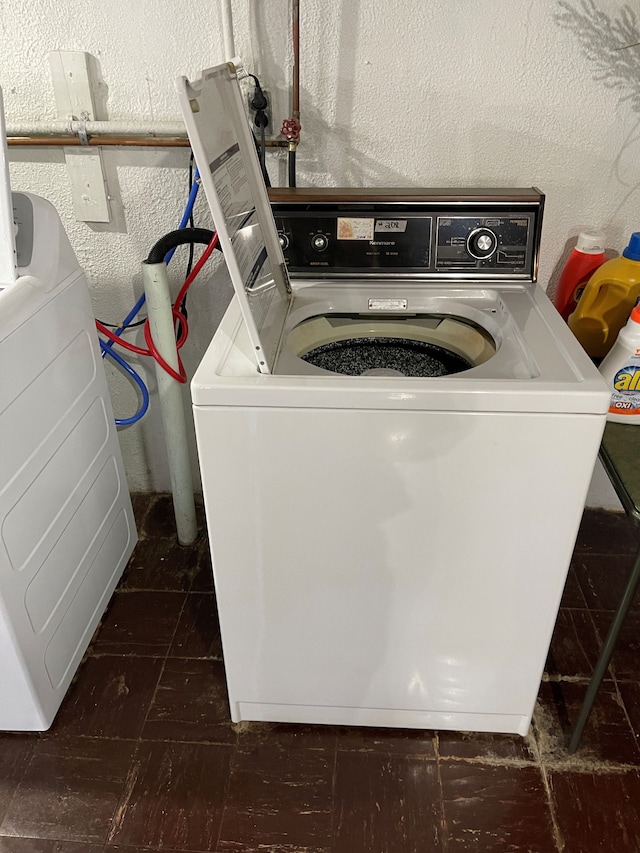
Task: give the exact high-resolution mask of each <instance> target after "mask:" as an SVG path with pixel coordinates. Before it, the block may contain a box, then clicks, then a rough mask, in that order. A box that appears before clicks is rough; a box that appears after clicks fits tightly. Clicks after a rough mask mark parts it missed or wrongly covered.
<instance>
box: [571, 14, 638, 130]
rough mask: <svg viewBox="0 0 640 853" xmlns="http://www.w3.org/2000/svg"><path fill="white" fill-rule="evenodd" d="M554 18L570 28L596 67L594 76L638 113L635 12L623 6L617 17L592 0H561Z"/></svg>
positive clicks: (636, 19)
mask: <svg viewBox="0 0 640 853" xmlns="http://www.w3.org/2000/svg"><path fill="white" fill-rule="evenodd" d="M558 5H559V7H560V11H558V12H556V14H555V16H554V17H555V20H556V22H557V23H558V25H559V26H561V27H563V28H564V29H567V30H570V31H571V32H572V33H573V34H574V35H575V37H576V39H577V41H578V43H579V44H580V46H581V47H582V50H583V52H584V55H585V56H586V57H587V59H588V60H589V61H590V62H591V63H592V64H593V65H594V66H595V74H594V77H593V79H594V80H597V81H598V82H600V83H602V84H603V86H605V87H606V88H607V89H614V90H615V91H617V92H619V93H620V99H619V100H620V102H621V103H622V102H623V101H628V102H629V103H630V105H631V108H632V109H633V111H634V112H635V113H637V114H638V115H640V29H639V25H638V17H637V15H636V12H635V11H634V10H633V9H631V8H630V7H629V6H623V7H622V9H621V10H620V13H619V14H618V16H617V17H613V16H612V15H608V14H607V13H606V12H603V11H601V10H600V9H598V7H597V6H596V4H595V2H594V0H581V2H580V3H568V2H566V0H560V2H559V4H558Z"/></svg>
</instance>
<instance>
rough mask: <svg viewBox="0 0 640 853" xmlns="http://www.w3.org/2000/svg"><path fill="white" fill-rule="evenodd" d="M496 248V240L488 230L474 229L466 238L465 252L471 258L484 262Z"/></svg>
mask: <svg viewBox="0 0 640 853" xmlns="http://www.w3.org/2000/svg"><path fill="white" fill-rule="evenodd" d="M497 248H498V238H497V236H496V234H495V232H494V231H492V230H491V229H490V228H475V229H474V230H473V231H472V232H471V233H470V234H469V236H468V237H467V252H469V254H470V255H471V257H472V258H476V259H477V260H479V261H484V260H486V259H487V258H490V257H491V255H493V253H494V252H495V250H496V249H497Z"/></svg>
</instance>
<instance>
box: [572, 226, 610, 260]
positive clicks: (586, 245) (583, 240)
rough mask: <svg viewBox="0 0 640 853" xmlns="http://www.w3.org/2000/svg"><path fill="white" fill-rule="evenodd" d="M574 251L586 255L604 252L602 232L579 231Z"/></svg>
mask: <svg viewBox="0 0 640 853" xmlns="http://www.w3.org/2000/svg"><path fill="white" fill-rule="evenodd" d="M576 249H577V250H578V251H579V252H585V253H586V254H588V255H599V254H600V252H604V234H603V233H602V231H581V232H580V234H579V236H578V242H577V243H576Z"/></svg>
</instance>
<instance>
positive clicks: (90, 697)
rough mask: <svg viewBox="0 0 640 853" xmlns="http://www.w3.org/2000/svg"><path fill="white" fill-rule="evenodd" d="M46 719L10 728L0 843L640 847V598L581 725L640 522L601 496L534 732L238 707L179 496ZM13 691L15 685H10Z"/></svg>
mask: <svg viewBox="0 0 640 853" xmlns="http://www.w3.org/2000/svg"><path fill="white" fill-rule="evenodd" d="M135 507H136V514H137V516H138V522H139V529H140V535H141V539H140V543H139V545H138V547H137V549H136V551H135V553H134V556H133V558H132V560H131V562H130V564H129V567H128V569H127V571H126V573H125V576H124V578H123V580H122V582H121V584H120V586H119V588H118V591H117V592H116V594H115V596H114V598H113V601H112V603H111V605H110V607H109V609H108V612H107V613H106V615H105V618H104V620H103V624H102V626H101V628H100V629H99V630H98V632H97V633H96V636H95V637H94V640H93V643H92V645H91V647H90V648H89V651H88V653H87V656H86V657H85V660H84V663H83V665H82V666H81V668H80V670H79V672H78V674H77V677H76V679H75V681H74V683H73V685H72V686H71V688H70V690H69V693H68V695H67V697H66V699H65V702H64V704H63V706H62V708H61V709H60V712H59V714H58V717H57V718H56V720H55V722H54V725H53V727H52V728H51V730H50V731H49V732H45V733H42V734H33V735H16V734H8V733H5V734H0V853H54V851H56V853H84V851H87V853H98V851H116V850H119V851H123V853H126V851H129V853H134V851H140V850H157V849H162V850H180V851H220V853H258V851H261V853H270V851H273V853H329V851H331V852H332V853H413V851H415V853H428V851H448V853H459V851H488V852H489V853H500V851H536V853H557V852H558V851H564V853H590V851H607V853H626V851H629V853H638V851H640V746H639V743H638V737H639V733H640V654H639V651H640V601H637V602H636V606H635V609H634V611H633V613H632V614H631V617H630V619H629V622H628V624H627V626H626V628H625V630H624V632H623V635H622V637H621V641H620V645H619V648H618V650H617V651H616V654H615V657H614V660H613V662H612V667H611V669H610V671H609V673H608V678H607V680H606V681H605V682H604V684H603V687H602V690H601V692H600V695H599V697H598V700H597V704H596V706H595V709H594V713H593V715H592V719H591V721H590V722H589V724H588V726H587V729H586V730H585V734H584V738H583V742H582V746H581V748H580V750H579V751H578V753H577V754H576V755H575V756H569V755H568V754H567V752H566V747H565V744H566V738H567V734H568V732H569V730H570V728H571V725H572V723H573V721H574V720H575V717H576V713H577V710H578V708H579V705H580V702H581V700H582V697H583V695H584V691H585V685H586V682H587V680H588V676H589V674H590V672H591V669H592V667H593V665H594V663H595V660H596V657H597V654H598V649H599V646H600V643H601V641H602V639H603V635H604V633H605V632H606V630H607V626H608V623H609V620H610V619H611V615H612V614H611V611H612V608H614V607H615V605H616V602H617V598H618V596H619V595H620V592H621V588H622V586H623V584H624V582H625V579H626V574H627V571H628V568H629V565H630V561H631V557H632V554H633V552H634V549H635V543H636V537H635V534H634V531H633V530H632V529H631V528H630V526H629V525H628V523H627V522H626V519H625V518H624V516H620V515H616V514H608V513H596V512H587V513H586V515H585V518H584V521H583V524H582V528H581V532H580V536H579V540H578V544H577V546H576V550H575V553H574V558H573V562H572V567H571V571H570V574H569V579H568V582H567V587H566V590H565V595H564V598H563V603H562V609H561V611H560V616H559V618H558V622H557V626H556V631H555V634H554V639H553V644H552V647H551V652H550V654H549V660H548V664H547V667H546V673H545V677H544V681H543V684H542V687H541V691H540V698H539V703H538V706H537V710H536V714H535V718H534V725H533V726H532V730H531V732H530V734H529V735H528V736H527V737H526V738H524V739H521V738H518V737H511V736H489V735H465V734H458V733H452V732H431V731H402V730H375V729H355V728H339V727H336V728H334V727H321V726H317V727H315V726H285V725H267V724H241V725H238V726H234V725H232V724H231V722H230V721H229V717H228V712H227V704H226V693H225V682H224V669H223V664H222V659H221V658H222V655H221V647H220V637H219V634H218V629H217V621H216V616H215V605H214V600H213V592H212V586H211V576H210V571H211V570H210V564H209V559H208V556H207V550H206V545H205V543H203V542H201V543H199V544H198V545H197V546H195V547H193V548H179V547H178V546H177V545H176V544H175V543H174V539H173V526H172V511H171V504H170V500H169V499H168V498H167V497H166V496H153V497H151V496H136V499H135ZM0 689H1V686H0Z"/></svg>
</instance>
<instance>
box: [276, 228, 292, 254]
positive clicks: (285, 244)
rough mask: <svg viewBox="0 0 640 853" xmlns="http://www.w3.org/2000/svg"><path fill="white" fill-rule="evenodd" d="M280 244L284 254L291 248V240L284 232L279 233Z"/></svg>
mask: <svg viewBox="0 0 640 853" xmlns="http://www.w3.org/2000/svg"><path fill="white" fill-rule="evenodd" d="M278 243H280V247H281V249H282V251H283V252H285V251H286V250H287V249H288V248H289V238H288V237H287V235H286V234H285V233H284V231H278Z"/></svg>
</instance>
